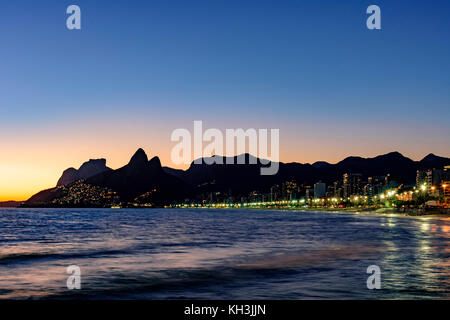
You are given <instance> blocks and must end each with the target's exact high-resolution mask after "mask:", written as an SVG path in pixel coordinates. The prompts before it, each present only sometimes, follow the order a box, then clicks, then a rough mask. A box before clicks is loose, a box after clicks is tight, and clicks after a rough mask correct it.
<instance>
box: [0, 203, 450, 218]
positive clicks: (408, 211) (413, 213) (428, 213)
mask: <svg viewBox="0 0 450 320" xmlns="http://www.w3.org/2000/svg"><path fill="white" fill-rule="evenodd" d="M0 209H111V210H119V209H199V210H202V209H211V210H216V209H225V210H235V209H241V210H274V211H276V210H277V211H299V212H330V213H354V214H355V213H356V214H358V213H367V214H380V215H386V214H395V215H399V216H408V217H450V208H427V209H424V208H401V209H404V210H403V211H402V210H401V209H398V208H392V207H390V208H383V207H382V208H370V207H367V208H354V207H348V208H315V207H309V208H302V207H275V208H258V207H178V208H177V207H145V206H142V207H132V206H130V207H120V208H119V207H117V208H111V207H87V206H86V207H84V206H78V207H59V206H45V207H44V206H42V207H38V206H19V207H0Z"/></svg>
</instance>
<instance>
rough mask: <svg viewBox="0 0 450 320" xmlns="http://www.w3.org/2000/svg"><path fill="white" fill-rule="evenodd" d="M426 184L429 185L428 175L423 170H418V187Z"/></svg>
mask: <svg viewBox="0 0 450 320" xmlns="http://www.w3.org/2000/svg"><path fill="white" fill-rule="evenodd" d="M424 183H427V173H426V171H423V170H417V174H416V186H418V187H419V186H421V185H423V184H424Z"/></svg>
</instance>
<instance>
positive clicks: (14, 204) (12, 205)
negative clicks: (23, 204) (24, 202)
mask: <svg viewBox="0 0 450 320" xmlns="http://www.w3.org/2000/svg"><path fill="white" fill-rule="evenodd" d="M19 205H20V202H18V201H0V208H16V207H18V206H19Z"/></svg>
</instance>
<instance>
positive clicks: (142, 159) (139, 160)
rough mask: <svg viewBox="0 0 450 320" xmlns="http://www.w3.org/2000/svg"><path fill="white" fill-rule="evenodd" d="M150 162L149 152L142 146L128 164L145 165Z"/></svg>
mask: <svg viewBox="0 0 450 320" xmlns="http://www.w3.org/2000/svg"><path fill="white" fill-rule="evenodd" d="M147 162H148V158H147V154H146V153H145V151H144V150H143V149H141V148H139V149H138V150H137V151H136V152H135V154H134V155H133V156H132V157H131V160H130V162H129V163H128V164H131V165H145V164H146V163H147Z"/></svg>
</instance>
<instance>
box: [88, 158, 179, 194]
mask: <svg viewBox="0 0 450 320" xmlns="http://www.w3.org/2000/svg"><path fill="white" fill-rule="evenodd" d="M86 183H88V184H92V185H96V186H100V187H107V188H110V189H112V190H115V191H117V192H118V193H119V194H120V197H121V199H122V200H123V201H132V200H133V199H134V198H136V197H138V196H140V195H142V194H144V193H146V192H149V191H153V190H155V191H153V192H154V200H155V201H156V202H164V201H170V200H176V199H180V198H181V197H182V195H183V194H184V193H185V192H186V191H187V190H185V186H184V182H183V181H182V180H180V179H179V178H177V177H175V176H173V175H170V174H168V173H166V172H165V171H164V170H163V169H162V166H161V161H160V160H159V158H158V157H154V158H152V159H151V160H150V161H149V160H148V158H147V154H146V153H145V152H144V150H142V149H139V150H137V151H136V153H135V154H134V155H133V156H132V158H131V160H130V162H129V163H128V164H127V165H125V166H124V167H122V168H120V169H117V170H110V171H105V172H102V173H99V174H97V175H95V176H93V177H91V178H89V179H87V180H86Z"/></svg>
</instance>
